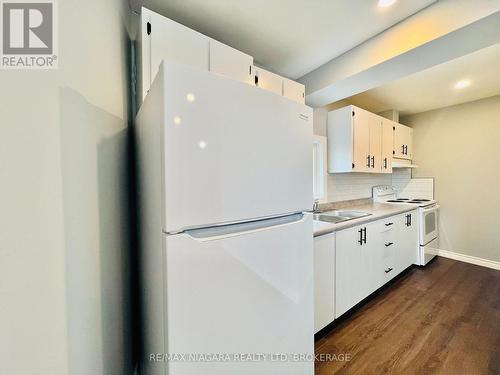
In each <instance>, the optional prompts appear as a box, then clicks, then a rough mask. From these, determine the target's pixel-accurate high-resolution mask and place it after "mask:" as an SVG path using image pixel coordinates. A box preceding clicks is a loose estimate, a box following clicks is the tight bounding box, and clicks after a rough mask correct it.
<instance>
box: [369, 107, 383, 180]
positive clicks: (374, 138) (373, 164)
mask: <svg viewBox="0 0 500 375" xmlns="http://www.w3.org/2000/svg"><path fill="white" fill-rule="evenodd" d="M371 115H372V116H370V168H371V170H372V172H376V173H378V172H380V171H381V170H382V119H381V118H380V117H379V116H377V115H375V114H371Z"/></svg>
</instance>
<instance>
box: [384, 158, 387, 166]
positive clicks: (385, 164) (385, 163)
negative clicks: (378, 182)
mask: <svg viewBox="0 0 500 375" xmlns="http://www.w3.org/2000/svg"><path fill="white" fill-rule="evenodd" d="M384 168H385V169H387V158H384Z"/></svg>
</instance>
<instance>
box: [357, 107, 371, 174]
mask: <svg viewBox="0 0 500 375" xmlns="http://www.w3.org/2000/svg"><path fill="white" fill-rule="evenodd" d="M353 111H354V117H353V164H354V168H353V171H354V172H370V171H371V168H370V165H371V164H370V163H371V159H370V117H371V115H372V114H371V113H370V112H368V111H365V110H363V109H361V108H356V107H353Z"/></svg>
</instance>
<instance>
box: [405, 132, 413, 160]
mask: <svg viewBox="0 0 500 375" xmlns="http://www.w3.org/2000/svg"><path fill="white" fill-rule="evenodd" d="M408 129H409V133H408V141H407V150H406V156H407V158H408V159H410V160H413V129H412V128H408Z"/></svg>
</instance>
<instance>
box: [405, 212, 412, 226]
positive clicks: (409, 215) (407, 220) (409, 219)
mask: <svg viewBox="0 0 500 375" xmlns="http://www.w3.org/2000/svg"><path fill="white" fill-rule="evenodd" d="M406 226H407V227H410V226H411V214H408V215H406Z"/></svg>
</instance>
